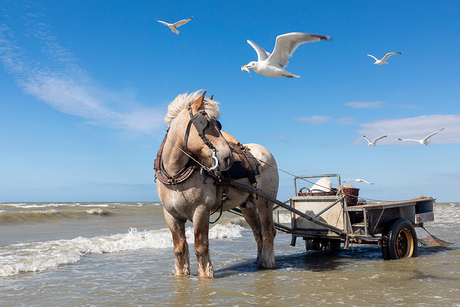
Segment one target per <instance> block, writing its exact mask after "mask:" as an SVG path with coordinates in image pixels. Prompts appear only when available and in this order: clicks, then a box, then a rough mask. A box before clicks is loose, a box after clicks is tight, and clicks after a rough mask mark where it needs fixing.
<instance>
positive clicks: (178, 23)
mask: <svg viewBox="0 0 460 307" xmlns="http://www.w3.org/2000/svg"><path fill="white" fill-rule="evenodd" d="M192 19H193V17H190V18H188V19H182V20H180V21H178V22H176V23H167V22H164V21H161V20H158V19H155V20H156V21H158V22H159V23H162V24H164V25H165V26H168V27H169V28H170V29H171V31H173V33H174V34H179V31H178V30H177V28H179V27H180V26H183V25H185V24H186V23H187V22H189V21H190V20H192Z"/></svg>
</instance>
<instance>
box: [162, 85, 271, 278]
mask: <svg viewBox="0 0 460 307" xmlns="http://www.w3.org/2000/svg"><path fill="white" fill-rule="evenodd" d="M205 93H206V92H204V93H202V94H201V95H200V91H198V92H195V93H193V94H190V95H188V96H187V95H186V94H183V95H179V96H178V97H176V99H175V100H174V101H173V102H171V103H170V105H169V106H168V114H167V115H166V117H165V122H166V123H167V125H168V126H169V129H168V132H167V135H166V137H165V140H164V141H163V144H162V146H161V149H160V150H159V153H158V157H157V159H156V163H155V170H156V173H155V174H156V182H157V192H158V196H159V198H160V200H161V202H162V204H163V208H164V209H163V211H164V216H165V219H166V223H167V224H168V227H169V229H170V230H171V233H172V237H173V242H174V254H175V267H174V274H175V275H190V261H189V251H188V244H187V241H186V237H185V223H186V221H187V220H189V221H191V222H192V223H193V229H194V234H195V254H196V258H197V261H198V276H199V277H206V278H214V269H213V266H212V263H211V258H210V255H209V239H208V232H209V220H210V215H211V213H212V212H214V211H216V210H218V211H220V210H221V209H222V210H224V211H226V210H229V209H232V208H235V207H237V206H240V208H241V211H242V212H243V216H244V218H245V220H246V221H247V223H248V224H249V225H250V227H251V229H252V231H253V234H254V237H255V240H256V242H257V264H258V265H259V267H261V268H274V267H275V254H274V247H273V244H274V238H275V234H276V230H275V227H274V224H273V213H272V210H273V204H272V203H271V202H268V201H267V200H265V199H264V198H262V197H255V196H254V195H251V194H248V193H246V192H241V191H240V190H236V189H234V188H232V187H231V186H229V185H228V184H222V183H223V182H222V181H221V178H222V177H223V175H224V174H226V173H225V171H227V170H228V169H229V168H230V167H231V166H232V163H233V155H232V150H231V148H230V146H229V144H228V142H227V140H226V139H225V138H224V137H223V135H222V133H221V131H220V128H221V127H220V123H218V121H217V118H218V117H219V115H220V111H219V108H218V103H217V102H216V101H214V100H213V99H212V97H211V98H210V99H205ZM227 138H228V137H227ZM246 146H247V148H248V149H247V150H250V151H251V153H252V155H253V156H254V157H255V158H256V159H258V160H259V161H260V166H259V174H258V175H257V176H256V180H257V183H256V185H257V188H258V189H260V190H261V191H262V192H264V193H265V194H268V195H270V196H272V197H276V195H277V192H278V170H277V168H276V162H275V159H274V158H273V156H272V154H271V153H270V152H269V151H268V150H267V149H265V148H264V147H262V146H261V145H257V144H248V145H246ZM190 157H192V158H190ZM195 161H197V162H195ZM237 181H238V182H239V183H242V184H245V185H250V182H249V180H248V179H247V178H243V179H238V180H237ZM225 195H226V196H225ZM221 206H222V208H221Z"/></svg>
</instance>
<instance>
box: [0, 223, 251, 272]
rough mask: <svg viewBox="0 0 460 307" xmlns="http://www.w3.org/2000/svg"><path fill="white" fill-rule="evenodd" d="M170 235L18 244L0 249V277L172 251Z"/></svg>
mask: <svg viewBox="0 0 460 307" xmlns="http://www.w3.org/2000/svg"><path fill="white" fill-rule="evenodd" d="M243 231H244V228H243V227H241V226H239V225H235V224H228V225H220V224H217V225H215V226H214V227H212V228H211V229H210V231H209V238H210V239H225V238H238V237H241V236H242V232H243ZM186 236H187V241H188V242H189V243H193V240H194V235H193V228H192V227H187V228H186ZM172 247H173V242H172V236H171V233H170V231H169V229H167V228H163V229H159V230H151V231H138V230H137V229H135V228H131V229H129V231H128V232H127V233H123V234H116V235H111V236H98V237H93V238H84V237H77V238H74V239H71V240H56V241H46V242H33V243H20V244H12V245H9V246H5V247H2V248H1V249H0V276H12V275H17V274H19V273H24V272H40V271H45V270H47V269H50V268H56V267H58V266H60V265H63V264H72V263H77V262H79V261H80V260H81V258H82V257H84V256H85V255H90V254H102V253H118V252H123V251H136V250H140V249H148V248H151V249H164V248H172Z"/></svg>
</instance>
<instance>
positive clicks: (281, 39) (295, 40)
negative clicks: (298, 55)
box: [241, 32, 331, 78]
mask: <svg viewBox="0 0 460 307" xmlns="http://www.w3.org/2000/svg"><path fill="white" fill-rule="evenodd" d="M321 40H328V41H330V40H331V37H329V36H323V35H316V34H307V33H299V32H293V33H287V34H283V35H279V36H278V37H277V38H276V42H275V48H274V49H273V52H272V53H271V54H270V53H269V52H267V51H265V49H264V48H262V47H260V46H259V45H257V44H256V43H254V42H253V41H250V40H248V43H249V45H251V46H252V48H254V49H255V50H256V52H257V57H258V60H257V62H255V61H252V62H249V63H248V64H247V65H243V66H241V70H242V71H243V70H245V71H247V72H248V73H249V75H251V71H250V70H249V69H253V70H254V71H255V72H256V73H258V74H260V75H263V76H267V77H273V78H281V77H287V78H293V77H296V78H299V77H300V76H297V75H294V74H292V73H290V72H288V71H286V70H284V68H285V67H286V66H287V63H288V62H289V58H290V57H291V56H292V54H293V53H294V51H296V49H297V47H299V46H300V45H301V44H304V43H310V42H318V41H321Z"/></svg>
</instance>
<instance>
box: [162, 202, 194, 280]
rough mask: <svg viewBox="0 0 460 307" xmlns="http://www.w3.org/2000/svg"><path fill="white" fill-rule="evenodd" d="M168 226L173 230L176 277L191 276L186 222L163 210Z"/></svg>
mask: <svg viewBox="0 0 460 307" xmlns="http://www.w3.org/2000/svg"><path fill="white" fill-rule="evenodd" d="M163 213H164V216H165V220H166V224H167V225H168V227H169V230H171V234H172V237H173V243H174V256H175V265H174V275H190V255H189V252H188V244H187V240H186V237H185V222H186V221H182V220H178V219H176V218H175V217H174V216H172V215H171V214H170V213H169V212H168V211H166V209H164V208H163Z"/></svg>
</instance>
